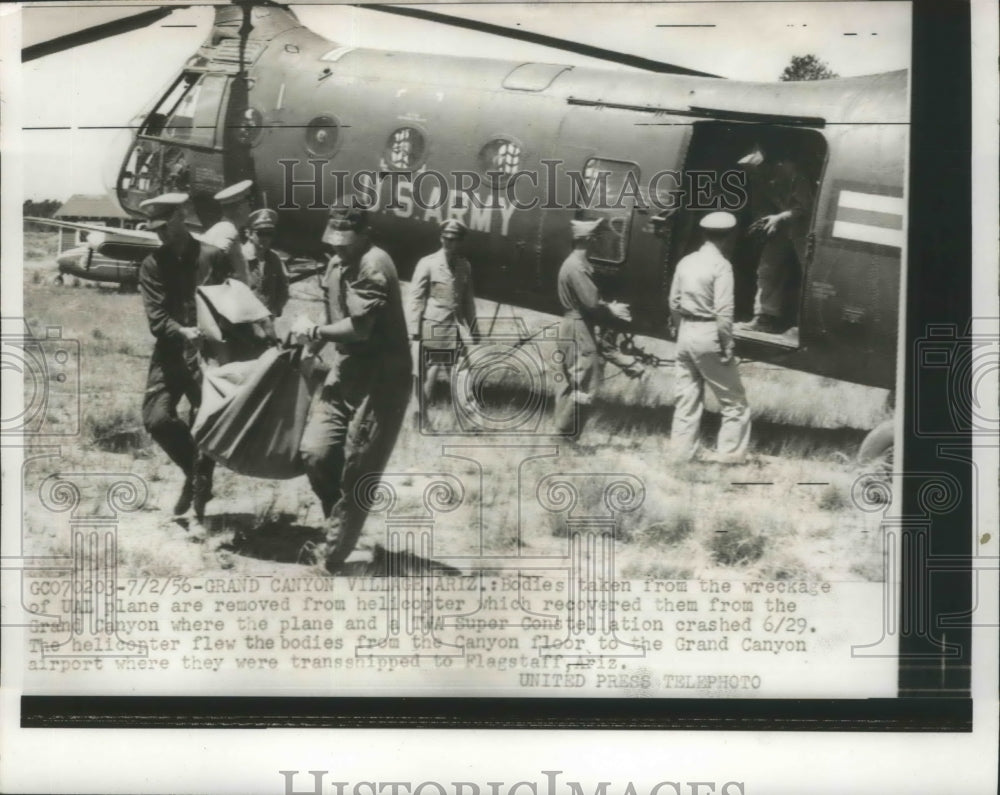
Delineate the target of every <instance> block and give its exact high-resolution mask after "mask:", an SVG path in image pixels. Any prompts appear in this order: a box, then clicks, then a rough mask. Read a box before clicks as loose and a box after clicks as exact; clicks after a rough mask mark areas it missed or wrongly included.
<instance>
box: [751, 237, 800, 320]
mask: <svg viewBox="0 0 1000 795" xmlns="http://www.w3.org/2000/svg"><path fill="white" fill-rule="evenodd" d="M795 261H796V254H795V247H794V246H793V245H792V241H791V240H789V239H788V238H787V237H785V236H783V235H780V234H777V235H774V236H772V237H769V238H768V239H767V241H766V242H765V243H764V248H763V249H762V250H761V252H760V260H758V263H757V293H756V295H755V297H754V304H753V313H754V315H757V316H759V315H768V316H770V317H774V318H781V317H784V314H785V297H786V292H787V289H788V281H789V278H790V276H791V272H792V268H793V265H794V263H795Z"/></svg>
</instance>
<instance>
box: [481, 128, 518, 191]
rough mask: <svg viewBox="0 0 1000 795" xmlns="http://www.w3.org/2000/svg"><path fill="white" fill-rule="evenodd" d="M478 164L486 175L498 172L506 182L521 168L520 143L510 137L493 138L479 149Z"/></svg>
mask: <svg viewBox="0 0 1000 795" xmlns="http://www.w3.org/2000/svg"><path fill="white" fill-rule="evenodd" d="M479 166H480V168H481V169H482V171H483V172H484V173H486V174H487V176H489V173H490V172H491V171H492V172H499V173H500V175H501V177H500V180H501V181H502V182H506V181H507V180H508V179H509V178H510V177H511V176H513V175H514V174H516V173H517V172H518V171H520V169H521V145H520V144H519V143H517V142H516V141H512V140H511V139H510V138H494V139H493V140H492V141H490V142H489V143H488V144H486V146H484V147H483V148H482V149H481V150H479Z"/></svg>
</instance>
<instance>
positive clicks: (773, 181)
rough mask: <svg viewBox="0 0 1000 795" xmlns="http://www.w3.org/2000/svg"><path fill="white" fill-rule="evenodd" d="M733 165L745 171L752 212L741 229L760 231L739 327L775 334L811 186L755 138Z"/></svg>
mask: <svg viewBox="0 0 1000 795" xmlns="http://www.w3.org/2000/svg"><path fill="white" fill-rule="evenodd" d="M739 165H741V166H742V167H743V168H745V169H746V170H747V173H748V177H749V179H748V188H749V192H750V212H751V215H752V216H753V218H754V221H753V223H751V224H750V227H749V229H748V230H747V231H749V232H751V233H755V234H759V235H763V237H764V244H763V248H762V249H761V252H760V259H759V260H758V262H757V292H756V295H755V296H754V308H753V313H754V319H753V322H751V323H749V324H747V325H746V326H745V328H746V330H747V331H760V332H764V333H767V334H778V333H781V332H782V331H784V330H785V329H786V328H787V327H788V325H789V323H788V322H787V317H788V310H789V307H788V303H789V302H788V286H789V283H790V281H791V280H792V278H793V277H794V275H795V273H796V271H797V270H798V268H799V267H800V262H799V256H798V253H797V252H796V246H795V243H796V242H797V241H798V242H801V240H802V239H803V238H804V237H805V234H804V230H803V227H804V224H805V223H806V222H808V219H809V213H810V209H811V206H812V191H811V190H810V188H809V184H808V182H807V181H806V179H805V178H804V177H803V176H802V174H801V173H800V172H799V169H798V167H797V166H796V165H795V164H794V163H793V162H792V161H790V160H785V159H782V158H779V157H775V156H773V155H771V154H770V153H768V152H767V151H766V150H765V149H764V147H763V145H762V144H761V143H757V144H755V145H754V148H753V149H752V150H751V151H750V153H749V154H747V155H746V156H745V157H743V158H741V159H740V160H739Z"/></svg>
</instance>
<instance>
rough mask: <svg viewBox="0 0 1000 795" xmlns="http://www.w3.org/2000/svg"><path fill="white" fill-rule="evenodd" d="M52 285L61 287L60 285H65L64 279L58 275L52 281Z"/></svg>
mask: <svg viewBox="0 0 1000 795" xmlns="http://www.w3.org/2000/svg"><path fill="white" fill-rule="evenodd" d="M52 283H53V284H57V285H59V286H60V287H62V285H64V284H66V278H65V277H64V276H63V275H62V274H61V273H60V274H59V275H58V276H56V277H55V278H54V279H53V280H52Z"/></svg>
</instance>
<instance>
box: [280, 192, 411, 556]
mask: <svg viewBox="0 0 1000 795" xmlns="http://www.w3.org/2000/svg"><path fill="white" fill-rule="evenodd" d="M323 241H324V242H325V243H327V244H329V245H330V246H331V247H332V248H333V250H334V252H335V253H334V256H333V257H332V258H331V259H330V263H329V265H328V267H327V270H326V275H325V276H324V277H323V289H324V292H325V295H326V302H325V303H326V322H325V323H323V324H322V325H313V324H311V323H310V322H309V321H308V320H306V319H304V318H303V319H299V320H297V321H295V323H294V324H293V326H292V333H293V334H294V335H295V336H296V337H297V338H298V339H299V340H300V341H301V342H304V343H307V344H310V345H312V347H313V348H314V349H318V348H320V347H322V346H323V345H325V344H327V343H329V344H332V345H333V346H334V347H335V349H336V357H335V359H334V361H333V364H332V366H331V369H330V374H329V376H328V377H327V379H326V383H325V384H324V385H323V388H322V390H320V392H319V393H318V394H317V395H316V396H315V397H314V399H313V403H312V406H311V409H310V414H309V419H308V420H307V422H306V427H305V430H304V432H303V435H302V442H301V444H300V446H299V452H300V453H301V455H302V459H303V461H304V463H305V465H306V473H307V474H308V476H309V482H310V484H311V485H312V488H313V491H314V492H315V493H316V496H317V497H319V500H320V504H321V506H322V509H323V514H324V516H325V517H326V518H327V520H328V526H327V538H326V543H325V545H324V547H323V548H322V550H321V555H318V557H321V558H322V559H323V560H324V561H325V563H326V566H327V568H328V569H331V570H332V569H334V568H335V567H336V566H337V565H338V564H340V563H341V562H343V560H344V559H345V558H346V557H347V555H348V554H350V552H351V550H352V549H353V548H354V546H355V543H356V542H357V540H358V537H359V536H360V535H361V530H362V527H363V526H364V522H365V518H366V516H367V511H366V510H365V508H364V507H363V506H362V505H360V504H359V495H358V493H357V489H356V486H357V484H358V482H359V480H360V479H361V478H362V477H372V476H376V477H377V476H379V475H381V473H382V471H383V470H384V469H385V466H386V464H387V463H388V461H389V456H390V455H391V454H392V449H393V447H394V446H395V444H396V437H397V435H398V434H399V429H400V427H401V425H402V423H403V419H404V417H405V415H406V406H407V404H408V403H409V399H410V387H411V383H412V377H411V359H410V346H409V338H408V335H407V331H406V317H405V315H404V313H403V302H402V298H401V296H400V290H399V278H398V276H397V274H396V267H395V265H394V264H393V262H392V259H391V258H390V257H389V255H388V254H387V253H386V252H385V251H383V250H382V249H380V248H378V247H377V246H374V245H372V242H371V238H370V234H369V226H368V214H367V212H366V211H364V210H360V209H334V210H333V211H332V212H331V214H330V220H329V223H328V225H327V229H326V233H325V234H324V236H323ZM355 416H358V422H357V424H356V426H355V427H354V428H352V429H351V430H352V433H351V434H350V437H349V436H348V429H349V427H350V426H351V423H352V420H353V419H354V418H355Z"/></svg>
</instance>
